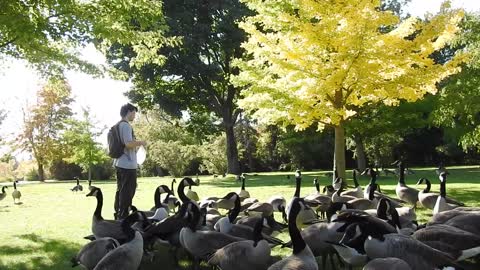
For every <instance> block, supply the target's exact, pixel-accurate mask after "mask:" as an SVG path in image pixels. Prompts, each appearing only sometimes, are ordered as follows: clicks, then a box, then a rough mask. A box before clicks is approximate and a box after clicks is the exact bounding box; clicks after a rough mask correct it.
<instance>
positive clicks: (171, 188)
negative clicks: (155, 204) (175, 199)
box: [170, 179, 175, 196]
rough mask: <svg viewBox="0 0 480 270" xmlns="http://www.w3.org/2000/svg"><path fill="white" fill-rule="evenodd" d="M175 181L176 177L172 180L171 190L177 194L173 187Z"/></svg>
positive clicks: (173, 193)
mask: <svg viewBox="0 0 480 270" xmlns="http://www.w3.org/2000/svg"><path fill="white" fill-rule="evenodd" d="M173 183H175V179H173V180H172V184H171V187H170V190H171V191H172V195H173V196H175V189H173Z"/></svg>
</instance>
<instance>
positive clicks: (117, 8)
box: [0, 0, 174, 75]
mask: <svg viewBox="0 0 480 270" xmlns="http://www.w3.org/2000/svg"><path fill="white" fill-rule="evenodd" d="M161 10H162V1H148V0H139V1H117V0H89V1H82V0H25V1H17V0H3V1H1V3H0V58H2V57H5V56H10V57H13V58H17V59H24V60H26V61H27V62H28V63H30V64H32V65H33V66H34V67H35V68H37V70H39V71H41V72H42V73H43V74H46V75H58V74H59V73H61V72H62V71H63V70H65V69H80V70H82V71H85V72H90V73H97V74H98V73H99V72H101V70H100V69H99V67H97V66H95V65H93V64H91V63H89V62H87V61H85V60H84V59H82V57H80V53H79V48H81V47H82V46H85V45H86V44H87V43H88V42H95V44H96V45H97V47H98V48H100V49H104V48H106V47H109V46H110V45H112V44H129V45H131V46H132V48H133V50H134V51H135V52H136V54H137V55H136V57H135V58H134V59H132V61H131V64H132V65H137V64H140V63H145V62H148V63H151V62H154V63H158V62H160V61H162V57H158V56H157V55H156V54H155V52H156V51H157V50H158V49H159V48H160V47H162V46H163V45H165V44H169V43H171V42H174V38H172V39H166V38H164V37H163V32H164V31H165V29H166V28H165V25H164V23H163V14H162V12H161Z"/></svg>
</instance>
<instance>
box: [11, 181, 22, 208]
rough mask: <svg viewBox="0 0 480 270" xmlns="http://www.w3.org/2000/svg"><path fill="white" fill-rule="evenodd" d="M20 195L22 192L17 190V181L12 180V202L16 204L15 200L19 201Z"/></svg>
mask: <svg viewBox="0 0 480 270" xmlns="http://www.w3.org/2000/svg"><path fill="white" fill-rule="evenodd" d="M21 197H22V193H21V192H20V191H19V190H17V181H13V192H12V198H13V203H14V204H18V203H19V202H17V200H18V201H19V200H20V198H21Z"/></svg>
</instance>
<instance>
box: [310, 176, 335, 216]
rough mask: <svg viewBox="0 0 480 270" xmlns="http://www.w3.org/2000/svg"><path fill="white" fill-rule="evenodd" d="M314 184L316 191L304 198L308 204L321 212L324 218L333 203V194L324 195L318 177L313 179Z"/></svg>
mask: <svg viewBox="0 0 480 270" xmlns="http://www.w3.org/2000/svg"><path fill="white" fill-rule="evenodd" d="M313 184H314V185H315V189H316V193H314V194H310V195H308V196H307V197H305V198H304V200H305V202H306V203H307V205H308V206H310V207H311V208H312V209H313V210H315V211H316V212H317V213H318V212H320V215H321V217H322V218H325V213H326V211H327V209H328V207H330V204H332V196H327V195H323V194H321V193H320V183H319V182H318V178H316V177H315V178H314V179H313Z"/></svg>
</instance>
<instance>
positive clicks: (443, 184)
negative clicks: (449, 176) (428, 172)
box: [440, 179, 447, 198]
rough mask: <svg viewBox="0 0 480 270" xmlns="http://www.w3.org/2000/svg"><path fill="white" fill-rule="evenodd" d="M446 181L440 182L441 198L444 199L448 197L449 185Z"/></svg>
mask: <svg viewBox="0 0 480 270" xmlns="http://www.w3.org/2000/svg"><path fill="white" fill-rule="evenodd" d="M446 181H447V180H446V179H444V180H443V181H440V196H442V197H443V198H445V197H446V196H447V185H446V184H447V183H446Z"/></svg>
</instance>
